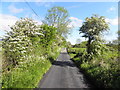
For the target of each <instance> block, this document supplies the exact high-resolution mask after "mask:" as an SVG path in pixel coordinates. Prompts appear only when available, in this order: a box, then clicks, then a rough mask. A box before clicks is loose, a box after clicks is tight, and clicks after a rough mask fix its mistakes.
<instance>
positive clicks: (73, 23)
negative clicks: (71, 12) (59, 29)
mask: <svg viewBox="0 0 120 90" xmlns="http://www.w3.org/2000/svg"><path fill="white" fill-rule="evenodd" d="M69 19H70V20H71V23H70V25H69V27H72V26H73V27H80V26H81V25H82V22H83V21H82V20H81V19H78V18H76V17H70V18H69Z"/></svg>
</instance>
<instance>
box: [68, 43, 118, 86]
mask: <svg viewBox="0 0 120 90" xmlns="http://www.w3.org/2000/svg"><path fill="white" fill-rule="evenodd" d="M103 46H105V45H103ZM107 48H108V49H109V47H107ZM75 49H76V48H69V54H70V56H71V58H72V59H73V61H74V62H75V64H76V65H77V66H78V67H79V68H80V69H81V70H83V72H84V73H85V74H86V75H87V76H88V77H89V79H90V80H91V81H92V82H94V84H95V85H96V86H97V87H100V88H101V87H104V88H120V86H119V83H120V76H119V74H120V68H119V67H120V63H119V58H118V51H116V50H110V49H109V50H103V52H102V54H101V55H97V57H95V56H94V54H93V56H92V57H93V58H92V59H91V61H88V60H86V59H88V58H87V57H86V54H87V53H86V52H84V51H83V52H82V55H81V56H80V55H79V56H77V57H76V56H75V55H76V54H73V53H72V50H75ZM78 49H80V48H78ZM113 49H114V48H113ZM79 52H81V51H79ZM75 53H77V52H76V51H75ZM73 55H74V56H73ZM85 60H86V61H85Z"/></svg>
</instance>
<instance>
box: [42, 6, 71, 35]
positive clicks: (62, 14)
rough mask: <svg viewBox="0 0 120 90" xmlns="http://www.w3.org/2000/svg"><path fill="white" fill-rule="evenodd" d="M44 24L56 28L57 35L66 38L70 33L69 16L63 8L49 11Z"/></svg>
mask: <svg viewBox="0 0 120 90" xmlns="http://www.w3.org/2000/svg"><path fill="white" fill-rule="evenodd" d="M43 23H45V24H48V25H49V26H54V27H56V28H57V33H58V34H59V35H63V36H65V37H66V35H67V34H68V33H69V31H70V28H69V27H68V25H69V24H70V19H69V14H68V11H67V10H66V9H65V8H63V7H57V6H55V7H52V8H51V9H49V10H48V14H47V15H46V17H45V20H43Z"/></svg>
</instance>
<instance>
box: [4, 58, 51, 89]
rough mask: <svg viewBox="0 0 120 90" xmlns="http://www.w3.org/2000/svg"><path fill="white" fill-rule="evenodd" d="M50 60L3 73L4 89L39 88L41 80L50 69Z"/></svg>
mask: <svg viewBox="0 0 120 90" xmlns="http://www.w3.org/2000/svg"><path fill="white" fill-rule="evenodd" d="M50 66H51V63H50V61H49V60H44V62H43V61H42V60H40V61H36V62H34V63H33V64H31V65H29V66H27V67H25V66H24V67H17V68H14V69H13V70H12V71H10V72H9V71H8V72H6V73H3V86H2V88H37V85H38V83H39V80H40V79H41V78H42V76H43V74H44V73H46V71H47V70H48V69H49V68H50Z"/></svg>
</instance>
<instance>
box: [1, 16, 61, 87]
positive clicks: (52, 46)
mask: <svg viewBox="0 0 120 90" xmlns="http://www.w3.org/2000/svg"><path fill="white" fill-rule="evenodd" d="M56 36H57V35H56V28H55V27H52V26H48V25H37V23H36V22H34V20H32V19H29V18H23V19H21V20H19V21H17V22H16V23H15V25H14V26H12V27H11V31H10V32H7V36H6V37H5V38H4V39H3V43H2V46H3V49H4V54H3V56H4V57H5V60H4V61H3V71H2V72H3V74H2V87H3V88H35V87H37V84H38V83H39V81H40V79H41V78H42V76H43V74H44V73H46V72H47V70H48V69H49V68H50V66H51V62H50V61H51V60H50V59H51V58H53V60H55V59H56V58H57V56H58V55H59V52H60V49H61V47H60V46H59V47H58V45H57V44H58V43H57V41H56V39H55V38H56ZM49 57H51V58H49ZM6 62H7V63H6Z"/></svg>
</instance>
